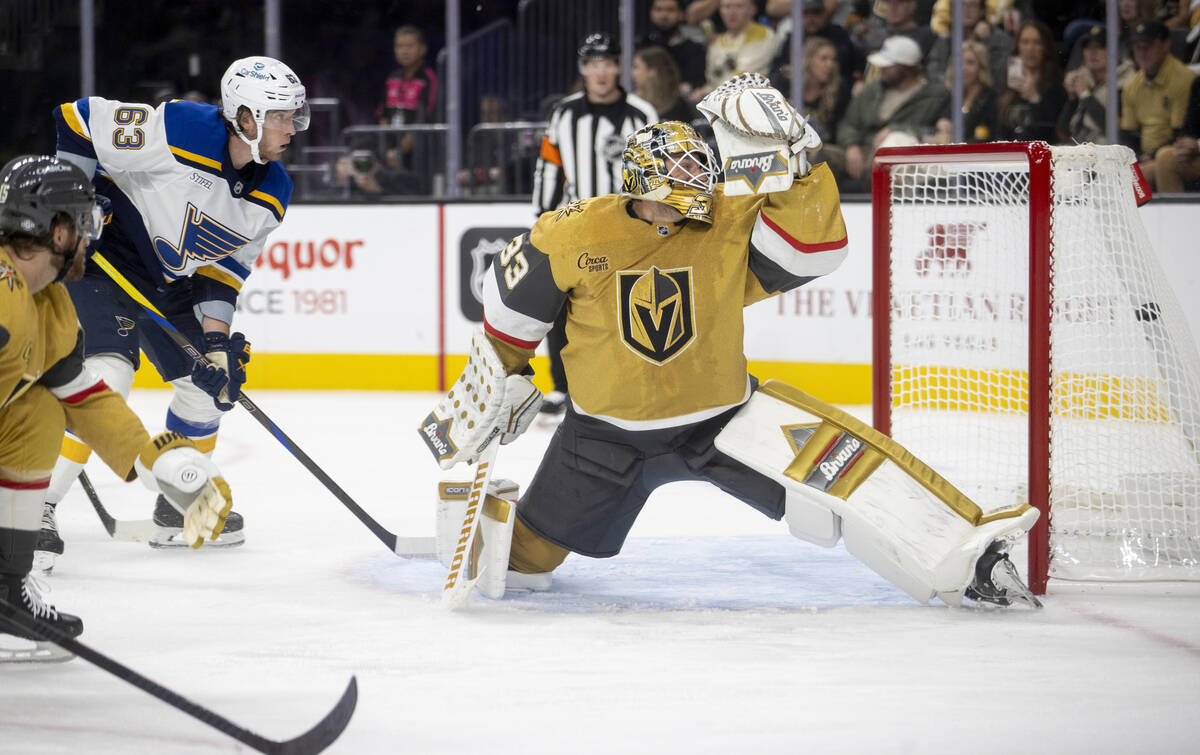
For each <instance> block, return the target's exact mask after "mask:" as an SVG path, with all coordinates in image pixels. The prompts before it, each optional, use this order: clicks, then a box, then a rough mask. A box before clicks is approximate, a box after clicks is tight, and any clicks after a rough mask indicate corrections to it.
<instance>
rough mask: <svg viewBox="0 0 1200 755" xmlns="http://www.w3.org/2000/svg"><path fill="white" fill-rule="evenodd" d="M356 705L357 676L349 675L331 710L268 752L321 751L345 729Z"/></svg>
mask: <svg viewBox="0 0 1200 755" xmlns="http://www.w3.org/2000/svg"><path fill="white" fill-rule="evenodd" d="M357 705H358V678H357V677H354V676H351V677H350V683H349V684H347V685H346V691H345V692H343V693H342V697H341V699H340V700H338V701H337V705H335V706H333V710H331V711H329V713H327V714H325V717H324V718H322V719H321V720H320V721H318V722H317V724H316V725H315V726H313V727H312V728H311V729H309V730H308V731H306V732H304V733H303V734H301V735H300V736H298V737H296V738H295V739H289V740H287V741H286V742H279V743H277V744H276V746H275V747H272V748H271V749H270V752H274V753H283V754H285V755H315V753H318V752H321V751H323V750H324V749H325V748H326V747H328V746H329V745H331V744H333V742H334V740H336V739H337V738H338V737H339V736H341V734H342V732H343V731H345V730H346V726H348V725H349V724H350V718H351V716H353V715H354V709H355V707H356V706H357Z"/></svg>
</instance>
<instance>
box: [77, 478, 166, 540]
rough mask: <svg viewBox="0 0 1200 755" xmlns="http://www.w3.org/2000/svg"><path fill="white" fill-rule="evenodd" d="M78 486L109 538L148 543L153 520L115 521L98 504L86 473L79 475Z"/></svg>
mask: <svg viewBox="0 0 1200 755" xmlns="http://www.w3.org/2000/svg"><path fill="white" fill-rule="evenodd" d="M79 484H80V485H82V486H83V492H85V493H87V497H88V500H89V501H91V502H92V508H93V509H95V510H96V516H98V517H100V523H101V524H103V525H104V529H105V530H107V531H108V535H109V537H111V538H112V539H113V540H128V541H130V542H134V543H145V542H149V540H150V536H151V535H153V534H154V520H152V519H115V518H113V516H112V514H109V513H108V509H106V508H104V504H103V503H101V502H100V496H99V495H98V494H97V493H96V488H95V487H93V486H92V481H91V480H90V479H88V476H87V472H83V471H81V472H80V473H79Z"/></svg>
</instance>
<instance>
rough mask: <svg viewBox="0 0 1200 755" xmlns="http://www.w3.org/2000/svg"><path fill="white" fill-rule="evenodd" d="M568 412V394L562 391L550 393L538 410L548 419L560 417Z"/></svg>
mask: <svg viewBox="0 0 1200 755" xmlns="http://www.w3.org/2000/svg"><path fill="white" fill-rule="evenodd" d="M566 410H567V394H565V393H563V392H562V391H550V392H549V393H547V394H546V396H545V397H544V398H543V399H542V405H541V407H539V408H538V412H539V413H540V414H545V415H547V416H548V417H559V416H561V415H562V413H563V412H565V411H566Z"/></svg>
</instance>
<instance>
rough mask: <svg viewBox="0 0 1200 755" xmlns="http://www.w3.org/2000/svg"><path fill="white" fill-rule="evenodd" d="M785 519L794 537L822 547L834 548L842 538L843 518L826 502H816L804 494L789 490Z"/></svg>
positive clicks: (786, 499)
mask: <svg viewBox="0 0 1200 755" xmlns="http://www.w3.org/2000/svg"><path fill="white" fill-rule="evenodd" d="M783 521H784V522H786V523H787V526H788V532H790V533H791V534H792V537H797V538H800V539H801V540H807V541H808V542H810V543H813V544H815V545H819V546H821V547H822V548H832V547H833V546H835V545H837V543H838V540H840V539H841V538H842V518H841V517H840V516H838V515H837V514H835V513H833V511H831V510H830V509H829V507H828V506H826V505H824V503H814V502H813V501H810V500H808V498H806V497H805V496H804V495H802V494H800V493H797V492H794V491H792V490H788V491H787V492H786V497H785V499H784V514H783Z"/></svg>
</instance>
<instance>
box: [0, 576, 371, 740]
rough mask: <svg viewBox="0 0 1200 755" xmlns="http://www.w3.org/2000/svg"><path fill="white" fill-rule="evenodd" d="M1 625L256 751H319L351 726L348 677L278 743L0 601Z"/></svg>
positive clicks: (352, 691)
mask: <svg viewBox="0 0 1200 755" xmlns="http://www.w3.org/2000/svg"><path fill="white" fill-rule="evenodd" d="M4 625H7V626H9V627H17V628H18V629H21V630H23V631H24V632H27V633H29V634H33V635H36V636H38V637H42V638H43V639H45V640H49V641H50V642H53V643H54V644H55V645H58V646H59V647H61V648H62V649H63V650H67V651H69V652H72V653H74V654H75V655H77V656H79V657H80V658H83V659H84V660H85V661H88V662H89V663H92V664H94V665H96V666H99V667H100V668H102V669H104V670H105V671H107V672H108V673H110V674H112V675H113V676H115V677H117V678H118V679H121V680H122V681H126V682H129V683H130V684H132V685H133V686H135V687H137V688H138V689H140V690H142V691H143V692H146V693H148V694H150V695H153V696H154V697H157V698H158V699H159V700H162V701H163V702H164V703H166V704H167V705H170V706H171V707H173V708H176V709H177V710H180V711H183V712H184V713H186V714H188V715H189V716H191V717H192V718H195V719H196V720H198V721H201V722H203V723H206V724H208V725H209V726H211V727H213V728H214V729H217V730H218V731H221V732H223V733H224V734H228V735H229V736H231V737H233V738H234V739H236V740H237V741H239V742H241V743H242V744H245V745H247V746H249V747H252V748H254V749H255V750H257V751H259V752H268V753H293V754H294V755H306V754H308V753H318V752H321V751H322V750H324V749H325V748H326V747H328V746H329V745H330V744H332V743H333V741H334V740H335V739H337V738H338V736H339V735H340V734H341V733H342V732H343V731H344V730H345V729H346V726H347V724H349V723H350V717H351V716H352V715H354V708H355V706H356V705H357V704H358V681H357V679H356V678H355V677H353V676H351V677H350V683H349V684H348V685H346V691H345V692H343V693H342V697H341V699H340V700H338V701H337V704H336V705H334V706H333V710H331V711H329V713H327V714H325V717H324V718H322V719H321V720H320V721H318V722H317V724H316V726H313V727H312V728H311V729H309V730H308V731H306V732H304V733H303V734H301V735H300V736H298V737H295V738H294V739H289V740H287V741H284V742H279V741H276V740H274V739H267V738H266V737H263V736H260V735H258V734H255V733H254V732H252V731H250V730H249V729H243V728H242V727H240V726H238V725H237V724H235V723H233V722H232V721H230V720H229V719H227V718H225V717H223V716H220V715H218V714H216V713H214V712H213V711H211V710H209V709H208V708H205V707H202V706H200V705H197V704H196V703H194V702H192V701H191V700H188V699H187V698H185V697H183V696H182V695H180V694H178V693H176V692H172V691H171V690H169V689H167V688H166V687H164V686H162V685H161V684H158V683H157V682H154V681H152V680H150V679H147V678H146V677H144V676H142V675H141V674H139V673H137V672H136V671H134V670H133V669H131V668H129V667H127V666H124V665H122V664H120V663H118V662H116V661H114V660H113V659H112V658H109V657H108V656H107V655H104V654H103V653H101V652H99V651H97V650H93V649H92V648H90V647H88V646H87V645H84V644H83V643H82V642H79V641H78V640H76V639H75V638H73V637H70V636H68V635H67V634H66V633H65V632H63V631H62V630H60V629H58V628H57V627H53V626H50V625H48V624H46V623H44V622H41V621H38V620H37V619H34V618H33V617H31V616H25V615H23V614H22V613H21V612H20V611H18V610H17V609H16V608H15V607H13V606H12V605H10V604H9V603H8V602H6V601H3V600H0V626H4Z"/></svg>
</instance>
